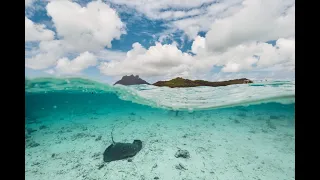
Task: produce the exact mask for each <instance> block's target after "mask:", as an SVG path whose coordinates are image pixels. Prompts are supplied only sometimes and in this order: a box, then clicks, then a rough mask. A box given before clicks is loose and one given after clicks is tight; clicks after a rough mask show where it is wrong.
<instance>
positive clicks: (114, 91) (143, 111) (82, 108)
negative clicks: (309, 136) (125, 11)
mask: <svg viewBox="0 0 320 180" xmlns="http://www.w3.org/2000/svg"><path fill="white" fill-rule="evenodd" d="M136 142H138V143H136ZM140 142H142V145H141V144H139V143H140ZM121 143H122V144H121ZM125 143H127V144H125ZM117 145H118V146H117ZM120 146H121V147H125V148H127V150H126V151H124V150H123V148H122V149H121V148H118V149H117V147H120ZM128 149H129V150H128ZM121 153H122V154H121ZM119 156H123V157H119ZM117 158H118V159H117ZM119 158H120V159H121V160H120V159H119ZM25 178H26V180H46V179H50V180H61V179H63V180H71V179H79V180H100V179H101V180H102V179H109V180H123V179H128V180H129V179H130V180H147V179H148V180H150V179H165V180H196V179H201V180H251V179H253V180H254V179H255V180H276V179H277V180H291V179H295V82H294V81H255V82H254V83H251V84H235V85H229V86H221V87H203V86H201V87H189V88H169V87H157V86H153V85H133V86H122V85H115V86H112V85H108V84H105V83H100V82H96V81H92V80H88V79H83V78H35V79H26V80H25Z"/></svg>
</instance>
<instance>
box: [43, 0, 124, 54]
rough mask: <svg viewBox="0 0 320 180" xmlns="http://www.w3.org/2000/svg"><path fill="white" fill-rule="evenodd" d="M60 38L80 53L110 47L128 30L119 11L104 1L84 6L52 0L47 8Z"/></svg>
mask: <svg viewBox="0 0 320 180" xmlns="http://www.w3.org/2000/svg"><path fill="white" fill-rule="evenodd" d="M46 9H47V12H48V15H49V16H51V17H52V21H53V23H54V26H55V27H56V30H57V34H58V36H59V38H63V39H64V40H65V41H66V42H67V43H68V44H70V45H72V46H74V48H75V49H76V50H78V51H79V52H83V51H97V50H100V49H102V48H104V47H106V46H107V47H111V42H112V40H113V39H119V38H120V36H121V34H124V33H125V30H124V28H125V24H124V23H123V22H122V21H121V19H120V18H119V16H118V14H117V13H116V11H115V10H114V9H112V8H110V7H109V5H107V4H105V3H103V2H101V1H92V2H90V3H88V4H87V5H86V7H81V6H80V5H79V4H77V3H75V2H71V1H52V2H49V3H48V5H47V7H46Z"/></svg>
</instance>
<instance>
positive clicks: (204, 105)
mask: <svg viewBox="0 0 320 180" xmlns="http://www.w3.org/2000/svg"><path fill="white" fill-rule="evenodd" d="M25 92H26V93H50V92H65V93H114V94H116V95H117V96H118V97H119V98H120V99H121V100H124V101H131V102H133V103H137V104H142V105H147V106H151V107H156V108H165V109H172V110H189V111H194V110H203V109H215V108H222V107H232V106H239V105H242V106H247V105H252V104H261V103H267V102H277V103H282V104H292V103H295V83H294V82H290V81H273V82H259V83H252V84H238V85H230V86H222V87H192V88H168V87H156V86H153V85H134V86H122V85H116V86H111V85H108V84H105V83H100V82H96V81H92V80H89V79H84V78H35V79H26V80H25Z"/></svg>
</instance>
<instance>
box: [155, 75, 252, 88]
mask: <svg viewBox="0 0 320 180" xmlns="http://www.w3.org/2000/svg"><path fill="white" fill-rule="evenodd" d="M248 83H253V81H251V80H249V79H246V78H241V79H233V80H228V81H220V82H210V81H204V80H194V81H192V80H189V79H183V78H181V77H177V78H175V79H171V80H170V81H158V82H156V83H154V84H153V85H154V86H160V87H161V86H167V87H171V88H176V87H197V86H211V87H218V86H228V85H232V84H248Z"/></svg>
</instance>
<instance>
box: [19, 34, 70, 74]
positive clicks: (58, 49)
mask: <svg viewBox="0 0 320 180" xmlns="http://www.w3.org/2000/svg"><path fill="white" fill-rule="evenodd" d="M30 51H31V52H29V53H30V54H31V56H28V57H26V59H25V66H26V67H28V68H31V69H38V70H40V69H46V68H49V67H51V66H54V65H55V64H56V62H57V60H58V58H61V57H62V56H63V55H64V54H65V53H66V52H67V51H68V47H67V46H66V45H65V44H64V43H63V41H61V40H52V41H41V42H40V43H39V46H38V48H36V49H33V50H30Z"/></svg>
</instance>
